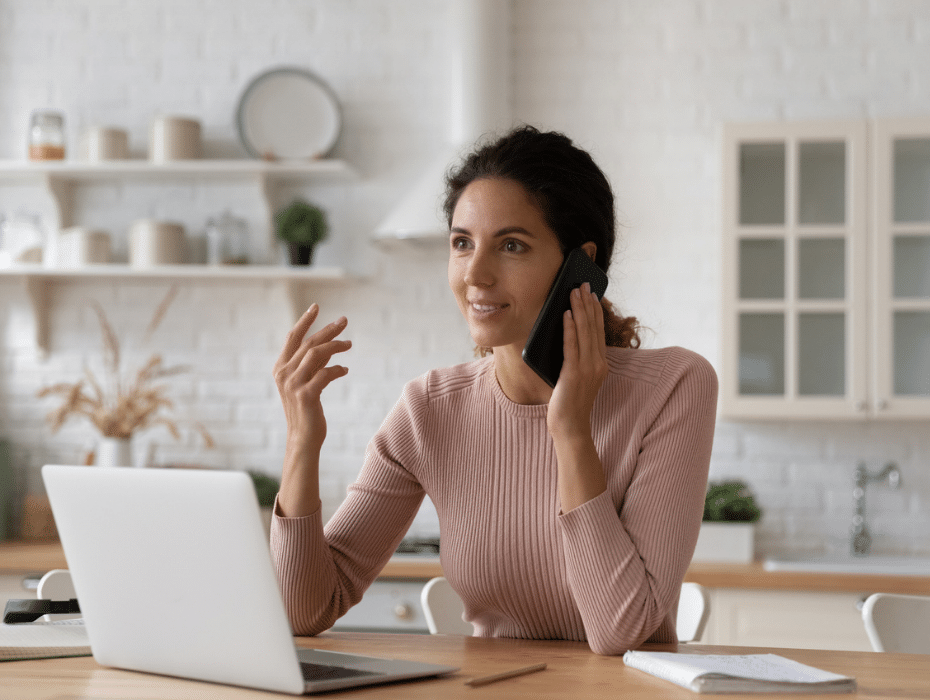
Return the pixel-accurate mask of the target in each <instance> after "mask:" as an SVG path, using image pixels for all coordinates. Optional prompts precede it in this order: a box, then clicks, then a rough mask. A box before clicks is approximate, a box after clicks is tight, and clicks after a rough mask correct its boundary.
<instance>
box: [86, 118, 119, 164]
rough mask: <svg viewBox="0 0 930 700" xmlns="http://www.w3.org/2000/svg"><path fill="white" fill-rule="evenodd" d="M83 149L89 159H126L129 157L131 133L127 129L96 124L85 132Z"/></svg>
mask: <svg viewBox="0 0 930 700" xmlns="http://www.w3.org/2000/svg"><path fill="white" fill-rule="evenodd" d="M81 150H82V152H83V154H84V156H85V157H86V158H87V160H89V161H101V160H125V159H126V158H128V157H129V134H128V133H127V132H126V130H125V129H117V128H115V127H112V126H95V127H92V128H90V129H88V130H87V132H86V133H85V134H84V138H83V139H82V142H81Z"/></svg>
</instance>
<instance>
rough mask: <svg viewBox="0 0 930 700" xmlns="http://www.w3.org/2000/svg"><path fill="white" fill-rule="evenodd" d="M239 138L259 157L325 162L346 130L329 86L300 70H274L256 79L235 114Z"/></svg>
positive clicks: (240, 100) (250, 152) (243, 94)
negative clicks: (343, 130)
mask: <svg viewBox="0 0 930 700" xmlns="http://www.w3.org/2000/svg"><path fill="white" fill-rule="evenodd" d="M236 121H237V125H238V128H239V138H240V140H241V141H242V145H243V146H244V147H245V149H246V150H247V151H248V152H249V154H251V155H252V156H254V157H255V158H267V159H270V160H307V159H313V158H322V157H323V156H325V155H326V154H327V153H329V151H330V150H331V149H332V147H333V146H334V145H335V143H336V139H337V138H338V137H339V130H340V128H341V126H342V114H341V112H340V109H339V102H338V101H337V100H336V96H335V95H334V94H333V91H332V90H331V89H330V87H329V86H328V85H327V84H326V83H324V82H323V81H322V80H320V79H319V78H318V77H316V76H315V75H313V74H312V73H310V72H308V71H305V70H302V69H300V68H275V69H273V70H270V71H267V72H265V73H262V74H261V75H259V76H258V77H257V78H255V79H254V80H253V81H252V82H251V83H250V84H249V86H248V87H247V88H246V89H245V92H243V93H242V97H241V98H240V99H239V107H238V109H237V112H236Z"/></svg>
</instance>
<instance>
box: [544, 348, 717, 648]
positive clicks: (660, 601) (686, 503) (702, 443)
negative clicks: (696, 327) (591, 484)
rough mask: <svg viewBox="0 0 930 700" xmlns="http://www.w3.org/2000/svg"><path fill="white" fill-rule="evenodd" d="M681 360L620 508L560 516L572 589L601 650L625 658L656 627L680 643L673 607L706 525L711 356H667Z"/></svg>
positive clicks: (659, 396) (602, 502) (598, 503)
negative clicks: (704, 509) (704, 511)
mask: <svg viewBox="0 0 930 700" xmlns="http://www.w3.org/2000/svg"><path fill="white" fill-rule="evenodd" d="M676 364H677V365H678V367H674V366H672V367H669V366H667V368H666V369H667V371H666V372H663V374H662V378H661V379H660V381H659V382H658V385H657V387H656V391H655V393H654V397H655V402H656V404H655V405H654V406H652V407H650V408H651V410H649V411H647V413H646V414H645V415H647V416H649V418H650V419H651V424H650V425H649V426H648V427H647V429H646V431H645V433H644V435H643V437H642V442H641V445H640V451H639V455H638V458H637V461H636V466H635V470H634V472H633V476H632V479H631V481H630V483H629V486H628V488H627V490H626V493H625V495H624V496H623V498H622V503H621V505H620V507H619V508H617V507H616V506H615V505H614V503H613V501H612V499H611V495H610V493H609V492H605V493H603V494H601V495H600V496H598V497H596V498H594V499H592V500H591V501H588V502H587V503H584V504H582V505H581V506H579V507H578V508H575V509H574V510H571V511H569V512H568V513H565V514H563V515H561V516H560V524H561V528H562V539H563V543H564V546H565V557H566V567H567V571H568V578H569V586H570V587H571V590H572V593H573V596H574V598H575V602H576V604H577V606H578V608H579V611H580V613H581V617H582V621H583V624H584V627H585V633H586V636H587V638H588V643H589V644H590V645H591V648H592V650H594V651H595V652H597V653H600V654H622V653H623V652H625V651H626V650H627V649H632V648H635V647H638V646H639V645H640V644H642V643H643V642H645V641H646V640H648V639H649V638H650V637H653V635H656V633H657V632H658V635H656V636H657V637H660V638H664V639H663V641H669V642H671V641H675V634H674V632H675V630H674V614H673V606H675V605H677V601H678V596H679V593H680V589H681V582H682V580H683V578H684V575H685V572H686V570H687V568H688V565H689V563H690V561H691V556H692V554H693V553H694V546H695V544H696V542H697V535H698V530H699V528H700V523H701V517H702V513H703V504H704V494H705V492H706V488H707V472H708V467H709V463H710V453H711V447H712V444H713V433H714V422H715V417H716V400H717V377H716V374H715V373H714V370H713V368H712V367H711V366H710V364H709V363H707V361H706V360H704V359H703V358H701V357H700V356H698V355H695V354H693V353H688V352H683V351H679V353H677V354H675V355H672V356H671V357H670V359H669V365H676ZM653 417H654V418H653ZM605 466H606V465H605Z"/></svg>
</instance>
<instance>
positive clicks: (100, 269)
mask: <svg viewBox="0 0 930 700" xmlns="http://www.w3.org/2000/svg"><path fill="white" fill-rule="evenodd" d="M3 277H7V278H18V279H20V280H22V284H23V288H24V290H25V292H26V294H27V296H28V300H29V305H30V307H31V310H32V315H33V321H34V328H35V335H34V345H35V348H36V351H37V352H38V353H39V354H40V356H42V357H44V356H46V355H47V354H48V348H49V322H48V316H49V303H48V302H49V293H48V290H49V284H50V283H54V282H57V281H62V282H84V281H87V282H92V281H94V280H107V279H110V280H112V279H121V280H127V281H132V280H136V281H142V280H168V281H171V280H184V281H189V282H200V283H210V282H222V281H230V280H240V281H243V282H263V281H268V282H276V283H279V284H282V285H283V286H284V291H285V292H286V294H287V298H288V300H289V302H290V307H291V309H290V310H291V322H292V323H296V322H297V319H298V318H299V317H300V315H301V314H302V313H303V312H304V311H305V308H304V305H303V300H302V295H301V293H300V290H301V288H303V287H306V286H307V285H328V284H341V283H344V282H349V281H351V280H353V279H355V277H354V276H353V275H350V274H349V273H347V272H346V271H345V270H343V269H342V268H338V267H289V266H284V265H159V266H153V267H144V268H143V267H131V266H129V265H120V264H110V265H87V266H86V267H81V268H46V267H43V266H42V265H15V266H11V267H6V268H0V278H3Z"/></svg>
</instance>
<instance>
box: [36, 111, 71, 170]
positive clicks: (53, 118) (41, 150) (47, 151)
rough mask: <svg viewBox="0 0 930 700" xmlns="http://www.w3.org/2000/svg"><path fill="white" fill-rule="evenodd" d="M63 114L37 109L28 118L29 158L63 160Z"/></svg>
mask: <svg viewBox="0 0 930 700" xmlns="http://www.w3.org/2000/svg"><path fill="white" fill-rule="evenodd" d="M64 158H65V116H64V115H63V114H62V113H61V112H58V111H56V110H53V109H37V110H36V111H34V112H33V113H32V116H31V117H30V119H29V160H64Z"/></svg>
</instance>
